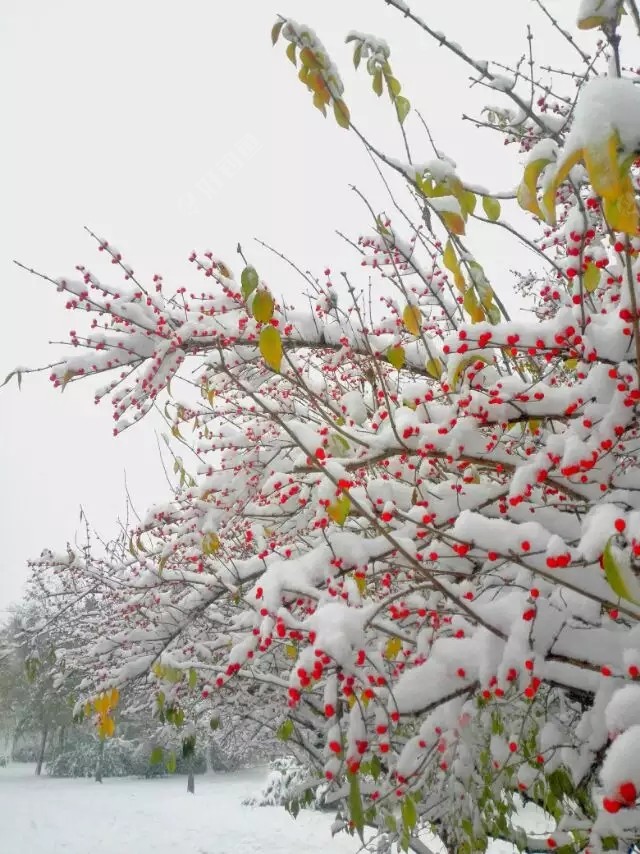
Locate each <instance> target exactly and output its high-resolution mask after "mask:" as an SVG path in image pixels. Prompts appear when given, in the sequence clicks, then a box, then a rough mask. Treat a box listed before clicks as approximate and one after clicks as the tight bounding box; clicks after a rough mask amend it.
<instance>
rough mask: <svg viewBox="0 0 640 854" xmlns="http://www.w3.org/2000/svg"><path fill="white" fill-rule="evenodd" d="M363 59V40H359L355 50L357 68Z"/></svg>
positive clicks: (354, 61)
mask: <svg viewBox="0 0 640 854" xmlns="http://www.w3.org/2000/svg"><path fill="white" fill-rule="evenodd" d="M361 59H362V42H358V44H357V45H356V46H355V49H354V51H353V64H354V66H355V67H356V68H357V67H358V66H359V65H360V60H361Z"/></svg>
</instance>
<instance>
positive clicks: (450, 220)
mask: <svg viewBox="0 0 640 854" xmlns="http://www.w3.org/2000/svg"><path fill="white" fill-rule="evenodd" d="M441 216H442V222H443V223H444V224H445V227H446V228H447V229H448V230H449V231H450V232H451V233H452V234H464V233H465V232H464V220H463V219H462V216H461V215H460V214H458V213H453V211H443V212H442V213H441Z"/></svg>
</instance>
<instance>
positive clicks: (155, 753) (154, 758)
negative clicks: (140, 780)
mask: <svg viewBox="0 0 640 854" xmlns="http://www.w3.org/2000/svg"><path fill="white" fill-rule="evenodd" d="M163 759H164V750H163V749H162V748H161V747H160V746H159V745H157V746H156V747H154V748H153V750H152V751H151V756H150V757H149V765H160V764H161V763H162V760H163Z"/></svg>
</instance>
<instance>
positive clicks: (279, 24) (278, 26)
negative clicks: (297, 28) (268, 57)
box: [271, 21, 284, 44]
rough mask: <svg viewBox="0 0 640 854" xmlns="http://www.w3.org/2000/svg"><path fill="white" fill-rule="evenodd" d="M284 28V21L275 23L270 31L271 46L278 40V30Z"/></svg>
mask: <svg viewBox="0 0 640 854" xmlns="http://www.w3.org/2000/svg"><path fill="white" fill-rule="evenodd" d="M283 26H284V21H277V22H276V23H275V24H274V25H273V27H272V29H271V44H275V43H276V42H277V41H278V39H279V38H280V30H281V29H282V28H283Z"/></svg>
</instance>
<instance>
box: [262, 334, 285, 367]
mask: <svg viewBox="0 0 640 854" xmlns="http://www.w3.org/2000/svg"><path fill="white" fill-rule="evenodd" d="M259 347H260V355H261V356H262V358H263V359H264V360H265V362H266V363H267V365H269V367H270V368H271V370H273V371H276V372H279V371H280V365H281V364H282V338H281V337H280V333H279V332H278V330H277V329H276V328H275V327H274V326H265V327H264V329H263V330H262V331H261V332H260V341H259Z"/></svg>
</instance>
